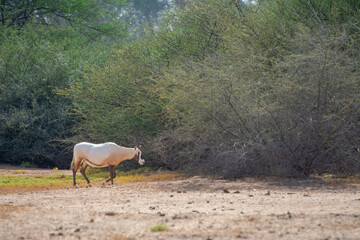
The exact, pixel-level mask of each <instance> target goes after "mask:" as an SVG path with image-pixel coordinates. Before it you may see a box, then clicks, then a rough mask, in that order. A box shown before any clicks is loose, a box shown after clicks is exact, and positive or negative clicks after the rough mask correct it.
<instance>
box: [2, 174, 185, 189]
mask: <svg viewBox="0 0 360 240" xmlns="http://www.w3.org/2000/svg"><path fill="white" fill-rule="evenodd" d="M46 171H47V170H44V174H43V175H40V174H37V175H34V176H17V175H4V176H0V194H8V193H21V192H36V191H43V190H50V189H51V190H53V189H61V188H69V187H72V181H73V179H72V176H69V175H64V174H52V175H46V174H47V172H46ZM88 175H89V179H90V181H91V183H94V185H95V186H96V185H98V184H97V183H99V184H100V185H101V184H102V182H103V181H104V179H105V178H107V177H108V172H106V171H96V170H95V171H94V170H93V171H89V174H88ZM179 176H180V174H177V173H153V172H149V171H147V170H146V172H144V170H141V171H140V172H139V173H138V172H136V171H131V172H130V174H129V173H128V172H119V173H118V177H116V178H115V179H114V181H115V182H116V183H119V184H126V183H130V182H149V181H165V180H170V179H175V178H176V177H179ZM77 177H78V184H79V185H80V186H87V184H86V182H85V180H84V179H83V177H82V176H81V175H80V174H78V176H77Z"/></svg>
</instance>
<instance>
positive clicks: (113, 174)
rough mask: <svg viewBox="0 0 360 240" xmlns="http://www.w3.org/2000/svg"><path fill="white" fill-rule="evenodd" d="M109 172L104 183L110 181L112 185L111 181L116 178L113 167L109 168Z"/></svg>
mask: <svg viewBox="0 0 360 240" xmlns="http://www.w3.org/2000/svg"><path fill="white" fill-rule="evenodd" d="M109 172H110V177H109V178H107V179H106V180H105V181H106V182H108V181H110V180H111V184H112V185H113V184H114V181H113V179H114V178H115V177H116V173H115V166H109Z"/></svg>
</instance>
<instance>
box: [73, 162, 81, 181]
mask: <svg viewBox="0 0 360 240" xmlns="http://www.w3.org/2000/svg"><path fill="white" fill-rule="evenodd" d="M74 161H75V162H74V167H73V169H72V171H73V185H74V187H76V188H77V185H76V172H77V170H78V169H79V167H80V162H81V161H77V159H75V160H74Z"/></svg>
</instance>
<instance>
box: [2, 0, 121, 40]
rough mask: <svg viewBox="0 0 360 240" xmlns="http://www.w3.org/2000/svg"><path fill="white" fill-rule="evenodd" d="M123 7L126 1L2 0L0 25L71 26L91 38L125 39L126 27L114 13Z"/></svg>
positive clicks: (118, 15)
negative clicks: (33, 23)
mask: <svg viewBox="0 0 360 240" xmlns="http://www.w3.org/2000/svg"><path fill="white" fill-rule="evenodd" d="M125 3H126V1H125V0H105V1H99V0H76V1H73V0H59V1H46V0H31V1H24V0H22V1H9V0H2V1H1V3H0V22H1V23H2V25H3V26H6V27H9V26H13V25H18V26H23V25H25V24H28V23H31V22H32V21H35V22H36V23H37V24H43V25H55V26H70V27H72V28H73V29H76V30H78V31H80V32H82V33H86V34H87V35H89V36H91V37H96V36H103V35H107V36H111V37H115V36H117V37H124V36H123V35H122V34H124V33H126V31H124V30H125V29H126V27H127V26H126V25H125V24H124V23H125V21H124V20H123V19H122V18H121V17H120V14H119V13H118V12H117V11H115V10H117V9H118V8H121V7H122V6H125ZM119 29H121V31H119Z"/></svg>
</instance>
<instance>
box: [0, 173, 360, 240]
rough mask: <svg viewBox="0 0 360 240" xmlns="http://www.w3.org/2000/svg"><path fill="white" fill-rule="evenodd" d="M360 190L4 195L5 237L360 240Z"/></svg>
mask: <svg viewBox="0 0 360 240" xmlns="http://www.w3.org/2000/svg"><path fill="white" fill-rule="evenodd" d="M4 171H8V170H6V169H5V170H4V169H3V172H4ZM34 171H35V170H34ZM36 171H39V172H36V174H41V173H42V174H47V173H46V171H50V172H51V170H45V172H44V170H39V169H38V170H36ZM67 173H69V171H67ZM359 190H360V185H359V184H349V183H347V184H344V183H336V184H335V183H332V184H329V183H324V182H322V181H320V180H286V179H285V180H284V179H283V180H281V181H276V180H258V179H257V180H255V179H245V180H237V181H232V182H230V181H222V180H213V179H208V178H201V177H192V178H189V179H175V180H167V181H162V182H144V183H127V184H114V185H113V186H111V185H108V186H105V187H101V186H100V185H98V186H94V187H92V188H85V187H82V188H79V189H73V188H69V189H61V190H48V191H42V192H26V193H16V194H3V195H0V239H1V240H2V239H118V240H124V239H204V240H210V239H219V240H220V239H221V240H222V239H360V191H359ZM160 224H161V225H165V226H166V227H167V228H168V230H166V231H157V232H153V231H151V230H150V229H151V227H154V226H156V225H160Z"/></svg>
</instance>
